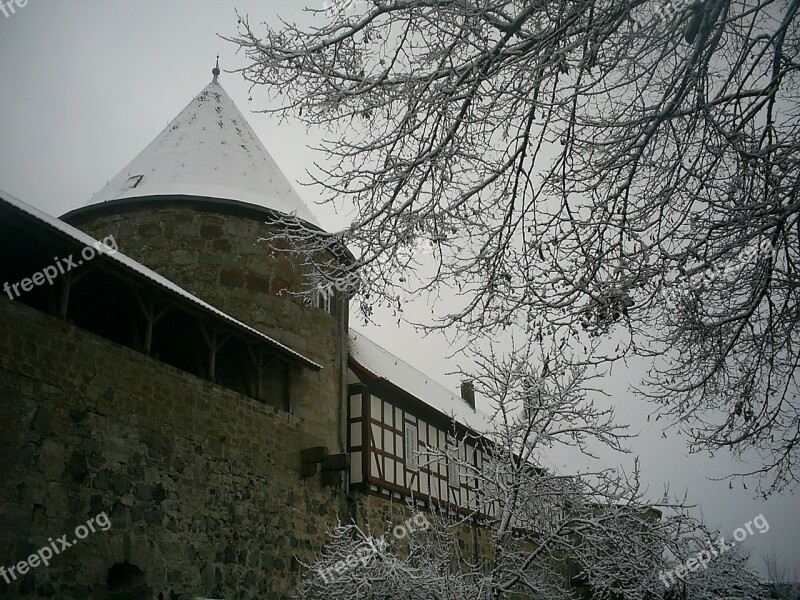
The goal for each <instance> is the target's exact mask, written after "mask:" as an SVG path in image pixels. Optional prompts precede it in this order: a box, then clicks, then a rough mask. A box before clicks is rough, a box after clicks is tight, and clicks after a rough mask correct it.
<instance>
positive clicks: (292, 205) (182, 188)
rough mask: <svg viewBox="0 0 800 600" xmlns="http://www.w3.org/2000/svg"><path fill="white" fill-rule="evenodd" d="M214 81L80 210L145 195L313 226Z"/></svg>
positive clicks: (312, 217)
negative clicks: (258, 210)
mask: <svg viewBox="0 0 800 600" xmlns="http://www.w3.org/2000/svg"><path fill="white" fill-rule="evenodd" d="M214 73H215V74H214V80H213V81H212V82H211V83H209V84H208V85H207V86H206V87H205V88H204V89H203V91H201V92H200V93H199V94H198V95H197V96H195V98H194V99H193V100H192V101H191V102H190V103H189V105H188V106H187V107H186V108H184V109H183V110H182V111H181V113H180V114H179V115H178V116H177V117H175V118H174V119H173V120H172V122H171V123H170V124H169V125H167V127H166V128H165V129H164V130H163V131H162V132H161V133H160V134H158V136H156V138H155V139H154V140H153V141H152V142H151V143H150V145H148V146H147V147H146V148H145V149H144V150H143V151H142V152H141V153H140V154H139V156H137V157H136V158H134V159H133V161H131V163H130V164H128V166H126V167H125V168H124V169H122V171H120V173H119V174H118V175H117V176H116V177H114V178H113V179H112V180H111V181H109V182H108V184H107V185H106V186H105V187H103V189H101V190H100V191H99V192H97V193H96V194H95V195H94V196H93V197H92V198H91V200H89V202H87V203H86V206H93V205H98V204H103V203H105V202H109V201H112V200H121V199H129V198H142V197H151V196H195V197H203V198H213V199H220V200H234V201H239V202H244V203H247V204H253V205H256V206H260V207H263V208H267V209H270V210H274V211H277V212H280V213H283V214H287V215H291V214H294V215H296V216H297V217H298V218H300V219H303V220H304V221H306V222H308V223H311V224H313V225H316V226H319V224H318V223H317V221H316V219H315V218H314V215H313V214H312V213H311V211H310V210H309V209H308V207H307V206H306V205H305V203H304V202H303V200H302V199H301V198H300V196H299V195H298V193H297V192H296V191H295V189H294V188H293V187H292V184H291V183H290V182H289V180H288V179H287V178H286V176H285V175H284V174H283V172H282V171H281V170H280V168H279V167H278V165H277V164H276V163H275V161H274V160H273V158H272V156H271V155H270V154H269V152H267V149H266V148H265V147H264V145H263V144H262V143H261V140H259V139H258V137H257V136H256V134H255V132H254V131H253V129H252V128H251V127H250V125H249V124H248V122H247V120H246V119H245V118H244V116H243V115H242V113H241V112H239V109H238V108H237V107H236V104H234V102H233V100H231V98H230V96H228V94H227V93H226V92H225V90H224V89H223V88H222V86H221V85H220V84H219V81H217V74H218V69H215V70H214Z"/></svg>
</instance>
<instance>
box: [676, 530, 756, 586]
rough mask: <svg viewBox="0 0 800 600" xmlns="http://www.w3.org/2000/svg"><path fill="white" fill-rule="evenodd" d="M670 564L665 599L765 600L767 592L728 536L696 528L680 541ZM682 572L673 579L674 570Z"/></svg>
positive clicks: (743, 555) (746, 558) (746, 559)
mask: <svg viewBox="0 0 800 600" xmlns="http://www.w3.org/2000/svg"><path fill="white" fill-rule="evenodd" d="M682 542H683V545H682V548H681V550H682V552H681V553H680V554H679V556H677V557H675V560H673V561H672V562H671V566H672V571H671V575H669V576H664V575H663V574H662V575H661V578H662V580H665V579H666V580H668V583H669V585H668V588H667V589H668V591H667V594H666V597H667V598H675V599H676V600H678V599H681V598H684V597H685V598H691V599H692V600H745V599H747V600H767V599H768V598H770V597H771V596H770V588H769V586H768V585H766V584H765V583H763V582H762V581H761V579H760V578H759V576H758V574H757V573H755V572H754V571H753V570H752V569H751V568H750V567H749V565H748V560H749V556H748V555H747V554H746V553H745V552H743V551H742V550H741V548H740V547H739V546H737V545H734V544H735V543H734V542H732V539H731V536H730V535H728V536H725V535H721V534H720V532H718V531H717V532H713V531H708V530H706V529H704V528H702V527H699V528H698V529H697V530H696V531H695V532H694V533H693V535H690V536H687V537H686V538H684V539H683V540H682ZM681 568H682V569H683V570H682V571H681V572H679V573H678V574H677V575H676V571H677V570H678V569H681Z"/></svg>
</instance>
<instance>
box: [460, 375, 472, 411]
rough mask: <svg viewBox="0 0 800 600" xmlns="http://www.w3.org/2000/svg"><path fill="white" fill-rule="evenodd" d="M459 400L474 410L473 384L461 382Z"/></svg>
mask: <svg viewBox="0 0 800 600" xmlns="http://www.w3.org/2000/svg"><path fill="white" fill-rule="evenodd" d="M461 399H462V400H464V402H466V403H467V404H469V405H470V406H471V407H472V408H473V409H474V408H475V384H473V383H472V382H471V381H462V382H461Z"/></svg>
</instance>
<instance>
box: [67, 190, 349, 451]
mask: <svg viewBox="0 0 800 600" xmlns="http://www.w3.org/2000/svg"><path fill="white" fill-rule="evenodd" d="M158 206H159V207H158V208H154V205H153V204H152V203H147V204H142V205H141V206H138V207H132V208H131V207H129V208H127V209H126V210H125V211H124V212H121V213H119V214H102V215H97V216H83V217H82V218H81V221H80V222H79V223H78V224H77V226H78V227H79V228H80V229H82V230H83V231H85V232H86V233H88V234H89V235H92V236H94V237H95V238H98V239H104V238H105V237H106V236H108V235H113V236H114V239H115V240H116V242H117V244H118V245H119V249H120V251H121V252H123V253H124V254H126V255H128V256H130V257H131V258H133V259H135V260H137V261H139V262H141V263H142V264H144V265H146V266H147V267H150V268H151V269H153V270H154V271H156V272H157V273H159V274H161V275H163V276H165V277H166V278H167V279H170V280H171V281H174V282H175V283H177V284H178V285H180V286H181V287H183V288H184V289H186V290H188V291H189V292H191V293H192V294H194V295H196V296H198V297H199V298H201V299H203V300H205V301H206V302H208V303H209V304H211V305H213V306H215V307H217V308H219V309H221V310H223V311H225V312H227V313H228V314H229V315H231V316H233V317H235V318H237V319H239V320H241V321H243V322H244V323H246V324H248V325H250V326H251V327H254V328H256V329H258V330H260V331H262V332H264V333H266V334H267V335H269V336H271V337H273V338H275V339H276V340H278V341H279V342H281V343H283V344H286V345H287V346H289V347H290V348H292V349H294V350H296V351H297V352H300V353H301V354H303V355H304V356H307V357H308V358H310V359H311V360H314V361H315V362H317V363H319V364H320V365H322V367H323V370H322V371H321V372H319V373H311V372H309V371H305V372H303V373H302V376H301V377H300V378H299V379H298V380H295V381H293V382H292V402H291V403H292V412H293V413H294V414H295V415H297V416H298V417H300V418H302V419H304V420H305V422H306V424H307V426H308V427H309V428H311V429H313V430H314V431H315V432H316V433H317V434H318V435H319V436H320V437H322V438H324V439H325V443H326V445H327V446H328V447H329V448H330V449H331V451H332V452H343V451H344V448H343V447H342V431H343V429H342V428H343V422H344V417H343V410H344V406H343V405H342V404H341V402H340V399H341V398H342V395H343V391H342V386H343V385H344V382H343V377H342V366H343V365H342V361H343V360H346V357H345V356H344V354H345V351H343V349H344V348H346V346H345V345H343V344H342V341H343V340H342V336H341V331H342V327H341V322H340V321H341V319H344V318H345V316H346V312H347V308H346V307H345V308H344V310H340V311H339V313H338V314H337V315H335V316H333V315H330V314H328V313H326V312H325V311H324V310H321V309H318V308H315V307H311V306H307V305H305V304H304V303H303V302H302V300H301V299H300V298H298V297H297V296H291V295H289V294H287V293H286V292H287V291H289V292H298V291H300V290H301V286H302V284H303V268H304V267H303V266H302V265H299V264H298V261H297V260H294V259H293V257H292V255H291V254H289V253H287V252H282V251H280V250H279V249H278V248H284V249H285V248H287V246H286V244H285V242H283V243H282V241H281V240H275V239H274V237H275V233H276V231H277V229H276V226H274V225H270V224H267V223H265V222H264V221H263V219H258V218H255V217H254V218H246V217H241V216H237V215H232V214H217V213H214V212H206V211H202V210H197V209H196V208H194V207H191V206H185V205H181V204H174V203H173V204H170V203H169V202H168V201H166V200H165V201H164V202H163V203H159V205H158ZM340 308H341V307H340Z"/></svg>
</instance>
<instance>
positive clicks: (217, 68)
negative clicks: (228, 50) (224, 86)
mask: <svg viewBox="0 0 800 600" xmlns="http://www.w3.org/2000/svg"><path fill="white" fill-rule="evenodd" d="M220 72H221V71H220V70H219V54H217V66H216V67H214V68H213V69H211V73H212V74H213V75H214V79H213V80H212V81H213V82H214V83H217V77H219V74H220Z"/></svg>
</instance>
